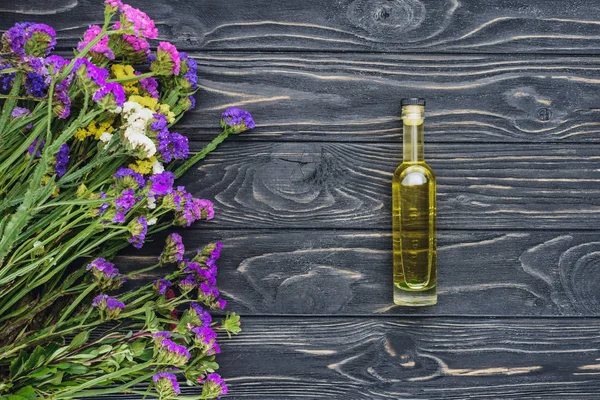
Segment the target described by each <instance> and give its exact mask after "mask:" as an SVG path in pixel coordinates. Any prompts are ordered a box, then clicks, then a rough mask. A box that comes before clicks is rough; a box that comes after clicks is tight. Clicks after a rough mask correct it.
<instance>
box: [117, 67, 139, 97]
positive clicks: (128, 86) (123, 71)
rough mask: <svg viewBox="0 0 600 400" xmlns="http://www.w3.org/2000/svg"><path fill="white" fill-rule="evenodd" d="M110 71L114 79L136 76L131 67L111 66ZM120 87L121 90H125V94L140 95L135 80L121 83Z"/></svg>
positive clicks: (137, 83) (137, 82)
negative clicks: (121, 87)
mask: <svg viewBox="0 0 600 400" xmlns="http://www.w3.org/2000/svg"><path fill="white" fill-rule="evenodd" d="M110 71H111V72H112V76H113V77H114V78H116V79H122V78H133V77H135V76H136V75H135V70H134V69H133V67H132V66H131V65H123V64H113V65H111V67H110ZM121 85H122V86H123V89H125V93H126V94H139V93H140V85H139V81H137V80H133V81H129V82H121Z"/></svg>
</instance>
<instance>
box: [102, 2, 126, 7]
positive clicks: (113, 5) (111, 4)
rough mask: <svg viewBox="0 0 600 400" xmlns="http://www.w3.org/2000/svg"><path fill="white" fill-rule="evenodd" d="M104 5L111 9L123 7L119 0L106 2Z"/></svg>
mask: <svg viewBox="0 0 600 400" xmlns="http://www.w3.org/2000/svg"><path fill="white" fill-rule="evenodd" d="M104 4H106V5H107V6H110V7H113V8H121V7H123V3H122V2H121V0H106V1H105V2H104Z"/></svg>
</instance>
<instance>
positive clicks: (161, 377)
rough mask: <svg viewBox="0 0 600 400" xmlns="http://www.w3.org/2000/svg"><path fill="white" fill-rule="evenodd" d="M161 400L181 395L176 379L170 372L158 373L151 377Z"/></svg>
mask: <svg viewBox="0 0 600 400" xmlns="http://www.w3.org/2000/svg"><path fill="white" fill-rule="evenodd" d="M152 381H154V386H155V387H156V391H157V392H158V394H159V396H160V398H161V399H163V398H164V399H169V398H171V397H174V396H176V395H178V394H180V393H181V389H180V388H179V383H178V382H177V377H176V376H175V375H174V374H172V373H170V372H159V373H157V374H155V375H154V376H153V377H152Z"/></svg>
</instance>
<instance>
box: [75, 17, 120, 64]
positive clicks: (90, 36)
mask: <svg viewBox="0 0 600 400" xmlns="http://www.w3.org/2000/svg"><path fill="white" fill-rule="evenodd" d="M101 32H102V28H101V27H99V26H98V25H90V27H89V28H88V30H87V31H85V33H84V34H83V40H82V41H81V42H79V43H78V44H77V51H83V49H84V48H85V47H86V46H87V45H88V44H89V43H90V42H91V41H92V40H94V39H95V38H96V37H97V36H98V35H100V33H101ZM108 39H109V38H108V36H104V37H103V38H102V39H100V41H99V42H98V43H96V44H95V45H93V46H92V48H91V49H90V52H92V53H96V54H101V55H103V56H104V57H106V58H108V59H110V60H114V58H115V53H113V51H112V50H111V49H110V47H108Z"/></svg>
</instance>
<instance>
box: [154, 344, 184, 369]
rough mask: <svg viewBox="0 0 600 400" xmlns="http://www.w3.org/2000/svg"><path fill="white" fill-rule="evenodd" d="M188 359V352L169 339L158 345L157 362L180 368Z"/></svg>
mask: <svg viewBox="0 0 600 400" xmlns="http://www.w3.org/2000/svg"><path fill="white" fill-rule="evenodd" d="M190 357H191V355H190V352H189V351H188V349H186V347H185V346H183V345H180V344H177V343H175V342H173V341H172V340H170V339H164V340H163V341H161V342H160V344H159V347H158V362H162V363H166V364H173V365H174V366H176V367H181V366H183V365H185V364H186V363H187V362H188V361H189V359H190Z"/></svg>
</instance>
